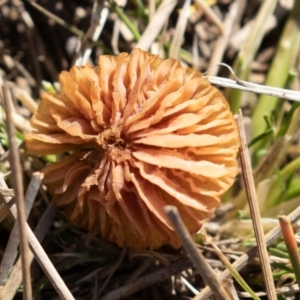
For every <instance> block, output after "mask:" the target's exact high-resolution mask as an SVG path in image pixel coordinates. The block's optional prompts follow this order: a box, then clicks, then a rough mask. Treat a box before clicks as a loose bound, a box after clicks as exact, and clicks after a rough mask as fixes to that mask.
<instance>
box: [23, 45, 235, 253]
mask: <svg viewBox="0 0 300 300" xmlns="http://www.w3.org/2000/svg"><path fill="white" fill-rule="evenodd" d="M59 81H60V85H61V91H60V93H58V94H53V93H44V94H43V95H42V99H41V102H40V104H39V107H38V110H37V112H36V113H35V114H34V116H33V117H32V119H31V125H32V128H33V130H34V131H33V132H32V133H30V134H27V135H26V147H27V150H28V153H30V154H35V155H38V156H43V155H47V154H59V153H60V154H61V155H60V157H61V158H62V159H61V160H60V161H58V162H55V163H52V164H49V165H47V166H46V167H45V168H44V169H43V173H44V175H45V179H44V184H46V185H47V186H48V190H49V192H50V193H51V194H52V195H53V199H54V202H55V203H56V205H58V206H60V207H63V208H64V211H65V213H66V215H67V216H68V218H69V219H70V220H71V221H73V222H75V223H77V224H79V225H80V226H82V227H84V228H86V229H87V230H89V231H91V232H97V233H99V234H100V236H101V237H102V238H103V239H106V240H108V241H110V242H112V243H115V244H117V245H118V246H120V247H132V248H150V249H156V248H159V247H160V246H162V245H166V244H170V245H172V246H173V247H175V248H178V247H180V246H181V242H180V241H179V239H178V238H177V235H176V234H175V232H174V229H173V227H172V226H171V224H170V222H169V220H168V218H167V217H166V215H165V213H164V211H163V207H164V206H165V205H174V206H176V207H177V208H178V210H179V213H180V215H181V217H182V219H183V221H184V223H185V225H186V226H187V228H188V230H189V232H190V233H195V232H197V231H198V230H199V229H200V228H201V226H202V224H203V223H204V222H206V221H207V220H208V219H209V218H211V217H212V215H213V213H214V210H215V208H216V207H218V206H219V205H220V197H221V195H222V194H223V193H224V192H225V191H226V190H227V189H228V188H229V187H230V186H231V185H232V184H233V182H234V180H235V177H236V174H237V172H238V167H237V160H236V156H237V151H238V148H239V138H238V132H237V128H236V124H235V121H234V118H233V115H232V113H231V112H230V108H229V106H228V103H227V101H226V99H225V98H224V97H223V95H222V94H221V92H220V91H219V90H218V89H216V88H215V87H213V86H211V84H210V83H209V82H208V80H207V79H206V78H205V77H204V76H203V75H202V74H201V73H199V72H197V71H196V70H193V69H191V68H184V67H182V66H181V65H180V62H178V61H177V60H174V59H166V60H162V59H160V58H159V57H158V56H156V55H153V54H150V53H147V52H144V51H142V50H140V49H135V50H134V51H133V52H132V54H127V53H121V54H120V55H119V56H117V57H114V56H110V55H102V56H100V57H99V65H98V66H95V67H94V66H91V65H86V66H83V67H73V68H72V69H71V70H70V72H66V71H63V72H62V73H61V75H60V77H59Z"/></svg>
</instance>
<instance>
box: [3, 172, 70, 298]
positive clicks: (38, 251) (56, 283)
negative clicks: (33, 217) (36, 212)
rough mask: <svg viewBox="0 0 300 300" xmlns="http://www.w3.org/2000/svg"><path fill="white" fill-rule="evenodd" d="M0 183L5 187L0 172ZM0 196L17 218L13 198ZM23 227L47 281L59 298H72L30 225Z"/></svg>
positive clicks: (14, 217)
mask: <svg viewBox="0 0 300 300" xmlns="http://www.w3.org/2000/svg"><path fill="white" fill-rule="evenodd" d="M0 184H1V185H2V187H4V188H5V187H7V185H6V183H5V181H4V179H3V177H2V176H1V174H0ZM0 198H2V200H3V202H4V203H5V204H6V207H7V208H8V209H9V211H10V213H11V216H12V218H13V220H16V219H17V208H16V204H15V203H14V202H12V201H13V200H11V198H10V197H3V196H2V195H0ZM24 213H25V211H24ZM24 228H25V230H26V235H27V238H28V241H29V243H30V246H31V251H32V252H33V253H34V256H35V258H36V260H37V261H38V263H39V264H40V266H41V268H42V269H43V270H44V272H45V274H46V275H47V277H48V279H49V281H50V282H51V283H52V285H53V287H54V288H55V289H56V291H57V293H58V294H59V296H60V297H61V299H65V300H71V299H74V297H73V296H72V294H71V292H70V291H69V290H68V288H67V286H66V285H65V283H64V281H63V280H62V278H61V277H60V275H59V274H58V272H57V271H56V269H55V267H54V266H53V264H52V263H51V261H50V259H49V257H48V256H47V254H46V253H45V251H44V249H43V248H42V246H41V245H40V243H39V241H38V240H37V238H36V236H35V235H34V233H33V232H32V230H31V229H30V227H29V225H28V224H27V223H25V226H24ZM28 261H29V263H31V260H30V252H29V257H28ZM29 279H30V277H29ZM29 299H31V298H29Z"/></svg>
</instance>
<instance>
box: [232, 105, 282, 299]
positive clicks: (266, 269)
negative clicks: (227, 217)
mask: <svg viewBox="0 0 300 300" xmlns="http://www.w3.org/2000/svg"><path fill="white" fill-rule="evenodd" d="M236 123H237V126H238V130H239V135H240V140H241V148H240V161H241V168H242V174H243V178H244V183H245V190H246V194H247V199H248V204H249V209H250V214H251V219H252V223H253V229H254V234H255V238H256V242H257V246H258V254H259V258H260V262H261V268H262V274H263V277H264V281H265V286H266V292H267V294H268V298H269V299H271V300H272V299H276V298H277V296H276V291H275V285H274V280H273V274H272V269H271V265H270V261H269V256H268V250H267V246H266V241H265V236H264V229H263V224H262V221H261V216H260V211H259V204H258V199H257V194H256V189H255V183H254V179H253V172H252V167H251V160H250V155H249V150H248V147H247V139H246V133H245V128H244V124H243V115H242V111H241V110H239V112H238V114H237V117H236Z"/></svg>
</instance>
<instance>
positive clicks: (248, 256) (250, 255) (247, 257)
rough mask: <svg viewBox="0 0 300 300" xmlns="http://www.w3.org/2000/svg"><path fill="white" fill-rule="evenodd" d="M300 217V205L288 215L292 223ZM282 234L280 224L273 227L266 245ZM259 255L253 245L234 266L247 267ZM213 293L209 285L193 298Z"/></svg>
mask: <svg viewBox="0 0 300 300" xmlns="http://www.w3.org/2000/svg"><path fill="white" fill-rule="evenodd" d="M299 217H300V206H298V207H297V208H296V209H295V210H294V211H293V212H291V213H290V214H289V215H288V218H289V219H290V221H291V222H292V223H294V222H295V221H296V220H298V219H299ZM280 235H281V229H280V226H279V225H278V226H276V227H274V228H273V229H271V230H270V231H269V232H268V233H267V234H266V245H267V246H270V245H271V244H273V243H274V242H275V241H276V240H277V239H278V238H279V237H280ZM256 255H257V246H256V245H255V246H253V247H252V248H251V249H249V250H248V251H247V253H245V254H244V255H242V256H241V257H240V258H238V259H237V260H236V261H235V262H234V263H233V264H232V267H234V268H235V269H236V270H237V271H239V270H241V269H242V268H243V267H245V266H246V265H247V264H248V263H249V262H250V261H251V260H252V259H254V257H255V256H256ZM230 276H231V274H230V271H229V270H227V269H226V270H225V271H224V272H222V273H221V274H220V275H219V278H220V279H221V280H225V279H226V278H229V277H230ZM211 295H212V291H211V290H210V288H209V287H206V288H204V289H203V290H202V291H201V293H200V294H199V295H197V296H196V297H194V298H193V300H206V299H207V298H209V297H210V296H211ZM275 299H276V298H275Z"/></svg>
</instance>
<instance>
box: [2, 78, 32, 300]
mask: <svg viewBox="0 0 300 300" xmlns="http://www.w3.org/2000/svg"><path fill="white" fill-rule="evenodd" d="M2 92H3V102H4V108H5V114H6V120H7V132H8V140H9V148H10V151H9V158H10V167H11V170H12V179H13V187H14V191H15V194H16V196H15V199H16V203H17V207H16V210H17V211H16V218H17V219H18V229H19V237H20V255H21V259H22V277H23V286H24V291H23V298H24V299H26V300H27V299H28V300H31V299H32V290H31V275H30V262H29V260H28V256H29V254H30V250H29V244H28V239H27V236H26V232H25V225H26V215H25V203H24V194H23V192H24V191H23V178H22V175H23V172H22V168H21V162H20V156H19V150H18V146H17V144H16V141H15V126H14V124H13V108H12V99H11V94H10V90H9V87H8V85H7V84H6V83H4V84H3V86H2Z"/></svg>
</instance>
